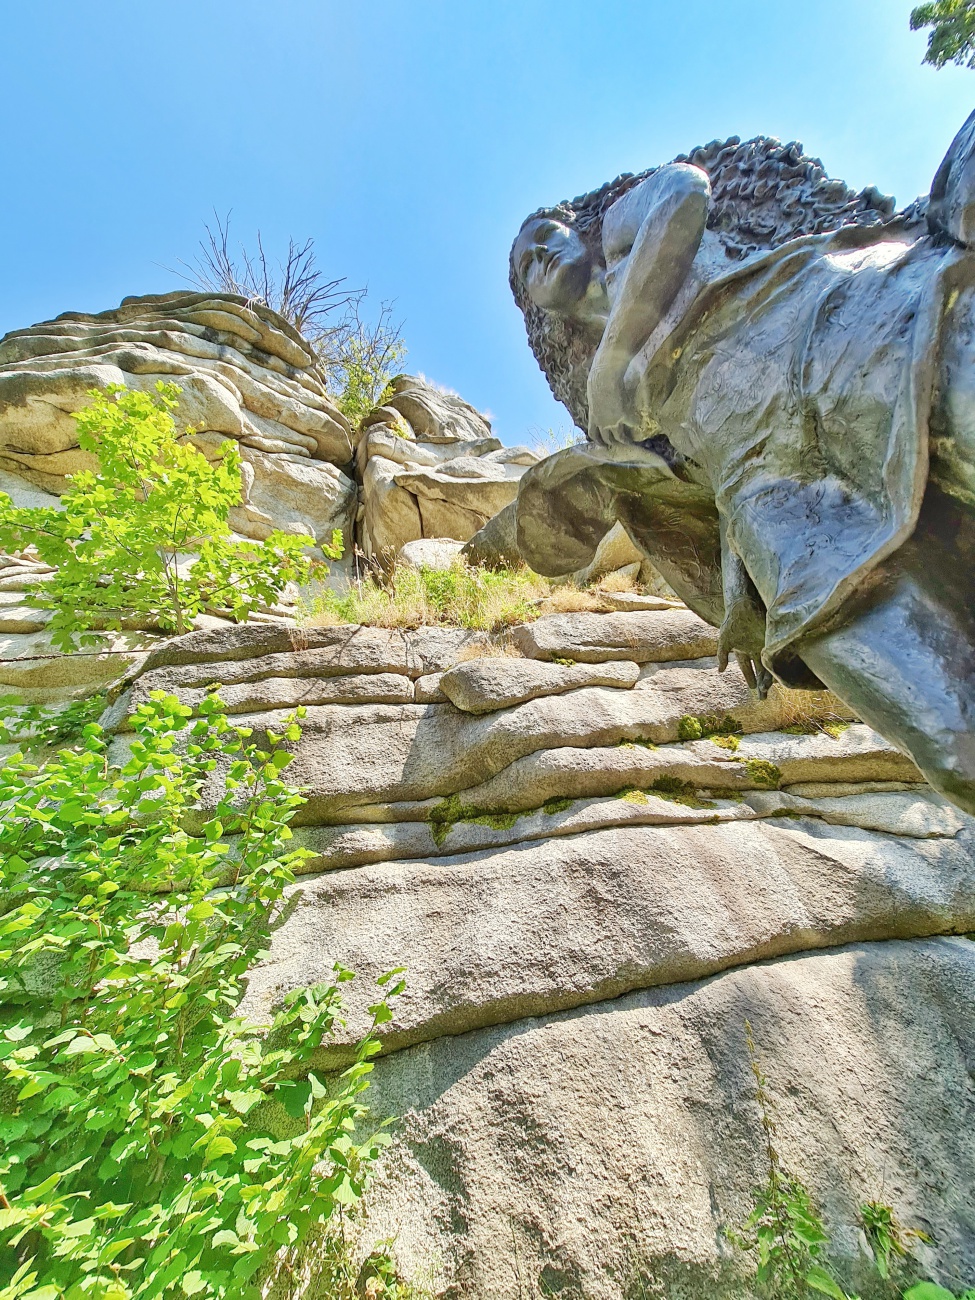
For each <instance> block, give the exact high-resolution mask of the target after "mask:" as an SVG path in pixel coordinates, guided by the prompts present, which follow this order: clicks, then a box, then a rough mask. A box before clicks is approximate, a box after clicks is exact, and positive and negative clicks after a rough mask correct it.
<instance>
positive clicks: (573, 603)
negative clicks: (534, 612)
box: [538, 586, 610, 614]
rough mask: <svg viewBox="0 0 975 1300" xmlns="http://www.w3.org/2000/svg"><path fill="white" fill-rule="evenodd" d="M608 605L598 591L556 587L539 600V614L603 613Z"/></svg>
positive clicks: (608, 607) (606, 611)
mask: <svg viewBox="0 0 975 1300" xmlns="http://www.w3.org/2000/svg"><path fill="white" fill-rule="evenodd" d="M609 609H610V606H609V604H608V602H607V601H605V600H602V599H601V598H600V595H599V592H598V591H595V590H593V589H592V588H585V587H570V586H565V587H556V588H554V590H553V591H551V592H550V594H549V595H547V596H546V597H545V599H544V600H543V601H542V602H541V604H540V605H539V608H538V612H539V614H605V613H608V612H609Z"/></svg>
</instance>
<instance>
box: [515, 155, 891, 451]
mask: <svg viewBox="0 0 975 1300" xmlns="http://www.w3.org/2000/svg"><path fill="white" fill-rule="evenodd" d="M674 161H675V162H681V163H688V162H689V163H692V164H693V165H694V166H696V167H700V168H701V169H702V170H703V171H705V172H707V174H708V177H709V178H710V181H711V192H712V202H711V211H710V216H709V218H708V228H709V229H710V230H712V231H713V232H714V234H715V236H716V237H717V238H718V240H719V241H720V243H721V244H722V245H723V246H724V249H725V252H726V253H727V255H728V257H729V259H740V258H744V257H747V256H749V255H750V254H752V253H755V252H759V251H761V250H763V249H770V248H777V247H779V245H781V244H784V243H786V242H788V241H789V240H791V239H796V238H798V237H799V236H802V235H810V234H819V233H822V232H825V231H829V230H836V229H837V228H838V227H839V226H845V225H851V224H856V225H879V224H883V223H884V222H886V221H889V220H890V218H891V216H892V215H893V213H894V201H893V199H891V198H888V197H887V196H885V195H883V194H880V193H879V191H878V190H876V189H875V188H873V187H871V188H870V189H866V190H862V191H860V192H859V193H856V192H854V191H853V190H851V189H849V188H848V187H847V186H846V185H845V184H844V183H843V182H842V181H834V180H831V179H830V178H829V177H828V176H827V175H826V173H825V172H824V170H823V165H822V163H821V162H820V161H819V160H818V159H817V158H809V157H807V156H806V155H805V154H804V153H803V151H802V145H800V144H795V143H792V144H786V145H783V144H782V143H781V142H780V141H778V140H773V139H769V138H767V137H765V136H759V137H758V138H757V139H755V140H746V141H745V142H744V143H742V141H741V140H740V139H739V138H738V137H737V136H735V137H733V138H732V139H730V140H725V141H718V140H715V141H713V142H712V143H711V144H709V145H705V146H704V147H703V148H701V149H695V150H694V151H693V152H692V153H690V154H685V155H682V156H681V157H679V158H676V159H674ZM656 170H657V169H656V168H650V169H649V170H647V171H645V172H641V173H639V174H638V175H635V176H634V175H631V174H625V175H623V176H619V177H617V179H616V180H614V181H610V183H609V184H608V185H604V186H602V188H601V189H598V190H594V191H592V193H590V194H584V195H582V196H580V197H579V198H576V199H572V200H571V202H564V203H560V204H558V205H557V206H556V207H553V208H543V209H541V210H540V211H538V212H533V213H532V215H531V216H530V217H528V218H527V219H526V220H525V222H524V223H523V224H522V227H521V230H520V231H519V232H518V237H517V239H516V240H515V242H514V245H513V246H512V249H511V258H510V264H509V278H510V282H511V289H512V292H513V293H514V296H515V301H516V302H517V304H518V306H519V307H520V308H521V311H522V313H523V315H524V317H525V327H526V329H527V331H528V341H529V343H530V345H531V349H532V351H533V352H534V354H535V358H536V360H537V361H538V364H539V366H540V367H541V369H542V371H543V373H544V375H545V377H546V379H547V380H548V383H549V387H550V388H551V390H552V392H553V394H554V395H555V397H556V399H557V400H558V401H560V402H562V404H563V405H564V406H565V407H566V408H567V409H568V411H569V413H570V414H571V416H572V418H573V419H574V420H575V422H576V424H577V425H578V426H579V428H580V429H583V430H585V429H586V427H587V425H588V420H589V414H588V406H587V402H586V380H587V378H588V375H589V367H590V365H591V364H592V359H593V357H594V356H595V353H596V348H597V347H598V346H599V339H600V337H601V334H602V330H603V327H604V325H605V320H606V300H605V289H604V287H603V282H604V276H605V272H606V263H605V258H604V256H603V247H602V227H603V217H604V215H605V213H606V211H607V210H608V209H609V208H610V207H611V206H612V204H614V203H615V202H616V201H617V199H619V198H622V196H623V195H624V194H625V193H626V192H627V191H628V190H631V189H632V188H633V187H634V186H635V185H639V184H640V182H641V181H643V180H646V178H647V177H648V176H652V175H653V173H654V171H656Z"/></svg>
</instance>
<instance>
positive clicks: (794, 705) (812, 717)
mask: <svg viewBox="0 0 975 1300" xmlns="http://www.w3.org/2000/svg"><path fill="white" fill-rule="evenodd" d="M769 698H770V699H771V700H774V701H775V702H776V703H777V704H778V705H779V706H780V707H781V708H782V713H783V721H782V723H781V724H780V727H779V729H780V730H781V731H793V732H796V733H797V734H800V735H814V734H815V733H816V732H819V731H823V732H825V733H826V734H827V735H829V736H833V737H834V738H835V737H837V736H839V735H841V734H842V733H843V731H845V730H846V728H847V727H848V726H849V725H850V723H851V722H853V721H856V719H855V717H854V714H853V712H852V711H851V710H850V709H849V708H848V707H847V705H845V704H844V703H843V701H842V700H841V699H840V698H839V696H838V695H834V694H833V692H832V691H794V690H791V689H790V688H789V687H788V686H781V685H779V683H778V682H776V683H775V685H774V686H773V687H772V689H771V691H770V692H769Z"/></svg>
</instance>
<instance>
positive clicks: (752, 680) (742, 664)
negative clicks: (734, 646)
mask: <svg viewBox="0 0 975 1300" xmlns="http://www.w3.org/2000/svg"><path fill="white" fill-rule="evenodd" d="M735 658H736V659H737V660H738V667H739V668H740V669H741V675H742V677H744V679H745V681H746V682H747V683H748V685H749V686H750V687H751V688H752V690H755V689H756V688H757V686H758V681H757V680H756V677H755V669H754V667H753V665H752V660H751V655H743V654H738V653H737V652H736V654H735Z"/></svg>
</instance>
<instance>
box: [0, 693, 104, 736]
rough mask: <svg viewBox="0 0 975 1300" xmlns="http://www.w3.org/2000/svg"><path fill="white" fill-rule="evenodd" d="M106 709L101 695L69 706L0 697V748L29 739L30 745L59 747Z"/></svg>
mask: <svg viewBox="0 0 975 1300" xmlns="http://www.w3.org/2000/svg"><path fill="white" fill-rule="evenodd" d="M104 709H105V696H104V695H90V696H89V697H88V698H87V699H85V700H72V701H71V703H70V704H64V705H56V704H55V705H49V704H26V705H21V704H20V697H19V696H17V695H0V745H9V744H15V743H17V742H18V741H20V740H21V739H23V737H25V736H29V737H30V739H31V741H32V745H38V744H40V745H60V744H63V743H64V742H65V741H68V740H72V739H74V738H75V737H76V736H79V735H80V734H81V732H82V731H83V730H84V728H85V727H86V726H87V725H88V723H89V722H95V721H97V719H98V718H99V717H100V716H101V714H102V713H103V712H104Z"/></svg>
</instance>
